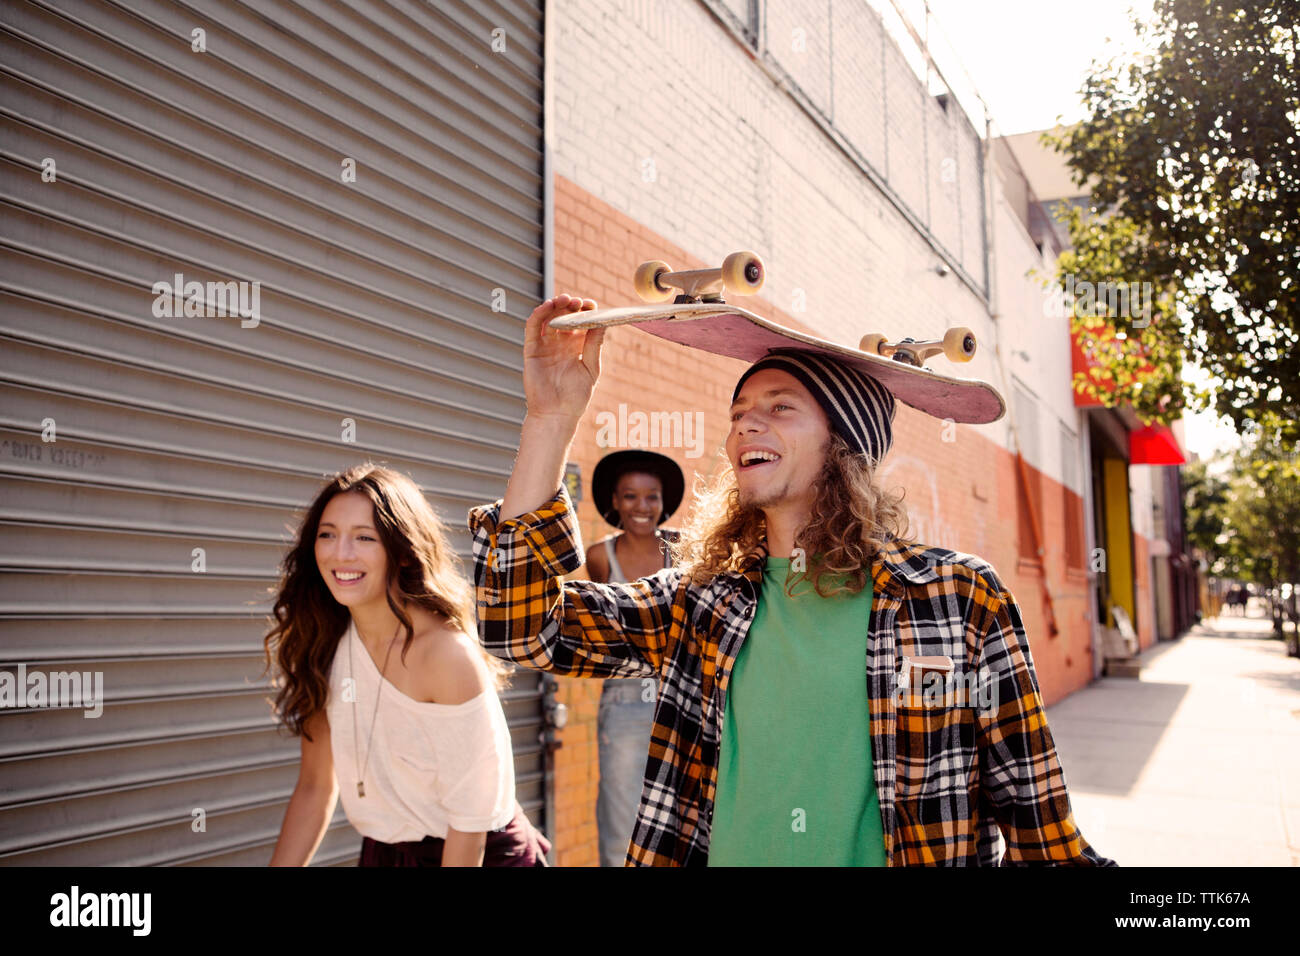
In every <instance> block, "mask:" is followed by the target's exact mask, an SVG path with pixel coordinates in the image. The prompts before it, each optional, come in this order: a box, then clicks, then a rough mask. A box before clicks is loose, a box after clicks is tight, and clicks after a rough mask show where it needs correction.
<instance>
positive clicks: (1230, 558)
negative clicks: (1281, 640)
mask: <svg viewBox="0 0 1300 956" xmlns="http://www.w3.org/2000/svg"><path fill="white" fill-rule="evenodd" d="M1235 465H1236V470H1235V473H1234V474H1233V475H1232V476H1231V478H1230V480H1229V483H1228V489H1227V496H1226V497H1227V503H1226V505H1225V506H1224V508H1223V512H1222V513H1223V517H1224V533H1223V535H1222V536H1221V540H1222V544H1223V548H1224V550H1225V551H1226V553H1227V563H1228V564H1229V565H1230V566H1231V567H1232V570H1233V571H1234V572H1235V573H1234V574H1232V575H1231V576H1233V577H1238V578H1242V579H1245V580H1248V581H1252V582H1253V583H1255V584H1259V585H1261V586H1263V587H1264V588H1265V589H1267V591H1268V594H1269V602H1270V607H1271V608H1272V611H1273V624H1274V628H1275V629H1276V630H1277V631H1278V633H1279V634H1280V633H1281V632H1282V610H1283V605H1282V602H1281V591H1282V586H1283V585H1291V586H1292V588H1294V586H1295V585H1297V584H1300V458H1298V457H1297V454H1296V450H1295V448H1294V447H1291V448H1287V447H1285V446H1284V445H1283V443H1282V441H1281V439H1280V438H1278V437H1277V436H1273V437H1271V438H1270V437H1266V436H1263V435H1259V436H1256V437H1255V438H1254V439H1253V440H1252V441H1250V442H1249V443H1248V445H1247V446H1246V447H1244V448H1242V449H1241V450H1240V451H1239V452H1238V453H1237V455H1236V460H1235ZM1288 590H1291V589H1288ZM1291 593H1292V594H1294V591H1293V590H1292V592H1291ZM1287 610H1288V612H1289V615H1290V617H1291V620H1292V622H1293V623H1297V624H1300V608H1297V606H1296V603H1295V600H1294V599H1292V600H1291V601H1290V603H1289V607H1288V608H1287Z"/></svg>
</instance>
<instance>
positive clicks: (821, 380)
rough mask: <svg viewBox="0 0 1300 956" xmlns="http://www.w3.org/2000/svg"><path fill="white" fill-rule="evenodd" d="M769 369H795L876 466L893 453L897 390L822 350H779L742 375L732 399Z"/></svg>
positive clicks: (840, 430) (853, 443)
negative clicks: (747, 381)
mask: <svg viewBox="0 0 1300 956" xmlns="http://www.w3.org/2000/svg"><path fill="white" fill-rule="evenodd" d="M765 368H774V369H779V370H781V371H782V372H789V373H790V374H791V375H793V376H794V377H795V378H797V379H798V380H799V382H800V383H801V384H802V385H803V387H804V388H806V389H808V391H809V392H811V393H812V396H813V398H815V399H817V403H818V404H819V405H821V407H822V409H823V410H824V411H825V412H826V417H827V418H829V419H830V424H831V428H833V429H834V430H835V431H836V432H838V433H839V435H840V436H841V437H842V438H843V439H844V440H845V441H846V442H848V444H849V447H850V448H852V449H854V450H856V451H858V452H861V453H862V454H864V455H866V456H867V457H868V458H869V459H871V463H872V464H873V465H875V464H879V463H880V460H881V459H882V458H884V457H885V455H886V454H887V453H888V452H889V449H890V447H891V446H892V445H893V443H894V426H893V422H894V415H895V413H896V412H897V411H898V406H897V405H896V404H895V402H894V395H893V393H892V392H891V391H890V390H889V389H887V388H885V386H883V385H881V384H880V383H879V382H878V381H876V380H875V379H874V378H872V377H871V376H870V375H868V374H867V373H866V372H861V371H859V370H858V369H856V368H853V367H852V366H851V365H848V364H845V363H843V362H838V361H836V360H835V359H833V358H831V357H830V356H828V355H823V354H821V353H819V352H810V351H806V350H804V349H773V350H772V351H771V352H770V353H768V354H767V355H766V356H764V357H763V358H761V359H759V360H758V361H757V362H755V363H754V364H753V365H751V366H750V367H749V368H748V369H747V370H746V371H745V374H744V375H742V376H740V381H739V382H737V383H736V391H735V392H734V393H732V396H731V400H732V401H733V402H734V401H735V400H736V399H737V398H738V397H739V396H740V389H741V386H743V385H744V384H745V379H747V378H749V376H751V375H753V374H754V373H755V372H761V371H762V370H763V369H765Z"/></svg>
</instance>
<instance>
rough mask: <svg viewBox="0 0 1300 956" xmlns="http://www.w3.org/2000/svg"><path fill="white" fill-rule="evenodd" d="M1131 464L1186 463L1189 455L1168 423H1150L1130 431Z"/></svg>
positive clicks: (1129, 450)
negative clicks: (1180, 446) (1181, 446)
mask: <svg viewBox="0 0 1300 956" xmlns="http://www.w3.org/2000/svg"><path fill="white" fill-rule="evenodd" d="M1128 455H1129V458H1128V460H1129V464H1131V465H1185V464H1187V457H1186V456H1185V455H1184V454H1183V451H1182V449H1181V448H1179V447H1178V439H1177V438H1175V437H1174V433H1173V432H1172V431H1170V429H1169V428H1168V426H1166V425H1148V426H1147V427H1146V428H1139V429H1136V430H1135V431H1131V432H1129V433H1128Z"/></svg>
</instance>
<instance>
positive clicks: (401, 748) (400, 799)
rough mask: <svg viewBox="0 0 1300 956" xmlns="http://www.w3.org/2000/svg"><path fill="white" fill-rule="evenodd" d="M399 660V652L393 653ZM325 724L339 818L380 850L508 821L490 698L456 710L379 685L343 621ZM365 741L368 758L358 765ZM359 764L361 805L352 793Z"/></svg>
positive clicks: (508, 754) (502, 753)
mask: <svg viewBox="0 0 1300 956" xmlns="http://www.w3.org/2000/svg"><path fill="white" fill-rule="evenodd" d="M400 653H401V646H400V645H399V646H397V647H395V648H394V649H393V655H394V656H396V655H397V654H400ZM353 668H355V670H353ZM349 678H352V680H353V681H354V685H353V688H352V690H351V692H349V687H348V679H349ZM381 679H382V680H383V682H384V683H383V693H382V694H381V695H380V696H379V707H378V711H376V708H375V695H376V693H377V692H378V690H379V687H380V680H381ZM353 697H355V700H356V704H355V707H354V705H353V703H352V700H353ZM372 715H374V720H375V731H374V736H373V738H372V737H371V734H370V725H371V716H372ZM326 716H327V717H328V719H329V725H330V747H331V750H332V751H333V755H334V773H335V776H336V777H337V779H338V782H339V792H340V796H341V799H342V801H343V811H344V813H346V814H347V817H348V821H349V822H350V823H351V824H352V826H353V827H355V828H356V830H357V832H358V833H360V834H361V835H362V836H368V837H370V838H371V839H373V840H379V841H380V842H382V843H404V842H407V841H410V840H422V839H424V838H425V837H426V836H433V837H439V838H443V839H445V838H446V836H447V828H448V827H449V826H450V827H454V828H455V829H457V830H460V831H462V832H478V831H487V830H498V829H500V828H501V827H504V826H505V825H506V824H507V823H509V822H510V821H511V819H512V818H513V817H514V811H515V766H514V756H513V753H512V751H511V745H510V730H509V728H508V727H507V726H506V716H505V711H504V710H503V709H502V707H501V700H500V698H499V697H498V696H497V694H496V691H495V690H492V689H488V690H486V691H484V692H483V693H482V694H479V695H478V696H477V697H475V698H474V699H473V700H468V701H466V702H465V703H463V704H432V703H425V702H421V701H418V700H413V699H412V698H410V697H407V696H406V695H405V694H403V693H402V692H401V691H400V690H398V689H397V687H396V686H394V685H393V684H392V683H390V682H389V681H388V680H387V679H386V678H381V677H380V675H379V668H378V667H376V666H375V662H374V661H373V660H372V659H371V657H370V654H369V653H368V652H367V651H366V648H365V645H363V644H362V643H361V639H360V638H359V637H358V636H357V629H356V624H355V623H354V622H350V623H349V625H348V630H347V632H346V633H345V634H344V635H343V638H342V639H341V640H340V641H339V646H338V650H337V651H336V652H335V654H334V663H333V665H332V666H331V668H330V688H329V701H328V703H327V704H326ZM368 740H372V743H371V746H372V747H373V749H374V752H373V754H371V755H370V758H369V763H368V764H367V763H366V754H367V749H366V744H367V741H368ZM358 741H359V743H358ZM358 758H359V761H358ZM361 765H365V766H366V776H365V792H366V795H365V796H364V797H362V796H358V794H357V779H358V776H359V771H360V766H361Z"/></svg>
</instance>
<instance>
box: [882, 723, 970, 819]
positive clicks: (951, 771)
mask: <svg viewBox="0 0 1300 956" xmlns="http://www.w3.org/2000/svg"><path fill="white" fill-rule="evenodd" d="M894 716H895V733H894V740H895V754H896V761H895V762H896V769H895V789H896V792H897V797H898V799H899V800H905V799H908V798H915V797H919V796H922V795H926V796H933V795H940V794H945V793H969V792H970V787H971V785H972V784H973V783H974V782H975V779H974V775H975V773H976V769H977V761H976V759H975V757H976V749H975V710H974V709H973V708H971V707H964V706H943V705H937V704H936V705H930V706H925V705H924V704H921V703H920V702H917V703H916V704H915V705H914V706H902V705H899V706H898V707H897V708H896V710H895V714H894Z"/></svg>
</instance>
